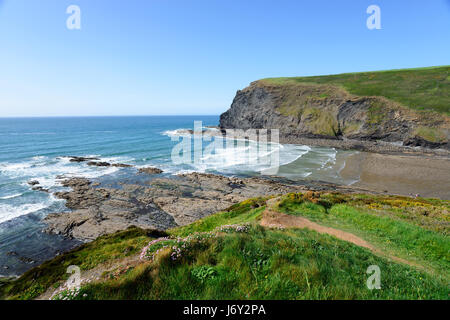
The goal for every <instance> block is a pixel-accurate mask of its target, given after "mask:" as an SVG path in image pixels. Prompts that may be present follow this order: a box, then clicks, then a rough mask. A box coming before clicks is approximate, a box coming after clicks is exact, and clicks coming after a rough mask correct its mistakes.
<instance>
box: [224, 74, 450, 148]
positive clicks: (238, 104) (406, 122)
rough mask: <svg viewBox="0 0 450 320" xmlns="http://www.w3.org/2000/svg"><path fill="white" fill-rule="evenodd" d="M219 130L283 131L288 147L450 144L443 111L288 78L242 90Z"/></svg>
mask: <svg viewBox="0 0 450 320" xmlns="http://www.w3.org/2000/svg"><path fill="white" fill-rule="evenodd" d="M447 95H448V92H447ZM220 127H221V128H223V129H228V128H239V129H249V128H253V129H261V128H265V129H279V131H280V141H281V142H286V143H296V142H298V143H302V142H301V141H300V140H301V139H303V138H310V139H321V140H322V141H323V140H324V139H326V140H330V141H331V140H340V141H350V140H351V141H361V142H376V143H378V142H395V143H396V145H400V144H401V145H404V146H422V147H427V148H443V149H447V150H448V149H449V146H450V145H449V132H450V130H449V129H450V117H449V116H448V115H446V114H445V113H438V112H435V111H430V110H425V111H420V110H413V109H411V108H408V107H407V106H404V105H402V104H400V103H398V102H395V101H393V100H391V99H388V98H386V97H383V96H361V95H355V94H351V93H350V92H348V91H347V90H346V89H344V88H343V87H342V86H338V85H332V84H321V83H309V82H299V81H289V80H283V81H282V82H280V81H276V79H273V80H272V79H265V80H260V81H256V82H253V83H251V85H250V86H249V87H247V88H245V89H243V90H239V91H238V92H237V94H236V97H235V98H234V100H233V103H232V105H231V108H230V109H229V110H228V111H226V112H225V113H223V114H222V115H221V116H220ZM330 145H333V146H335V145H336V144H335V143H334V144H333V143H331V144H330Z"/></svg>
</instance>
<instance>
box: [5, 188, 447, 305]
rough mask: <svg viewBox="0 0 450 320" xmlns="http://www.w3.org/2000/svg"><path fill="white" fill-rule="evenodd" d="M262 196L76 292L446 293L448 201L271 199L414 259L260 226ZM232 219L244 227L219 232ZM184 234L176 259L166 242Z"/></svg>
mask: <svg viewBox="0 0 450 320" xmlns="http://www.w3.org/2000/svg"><path fill="white" fill-rule="evenodd" d="M267 199H268V198H255V199H249V200H246V201H244V202H241V203H240V204H236V205H234V206H232V207H230V208H229V209H228V210H226V211H224V212H219V213H217V214H214V215H211V216H208V217H205V218H203V219H201V220H199V221H196V222H194V223H192V224H190V225H187V226H183V227H178V228H175V229H172V230H169V231H168V233H169V234H170V235H171V239H170V240H166V241H165V242H158V243H156V244H154V246H152V247H151V248H150V249H149V250H150V251H149V252H152V253H155V258H154V260H149V261H143V262H142V263H139V264H137V265H136V266H134V267H131V268H129V267H126V266H122V267H119V269H117V270H114V271H112V272H111V273H105V274H104V276H103V277H102V279H101V281H97V282H92V283H88V284H85V285H83V287H82V288H81V292H80V295H78V297H77V299H448V292H449V291H448V285H449V275H448V270H449V266H450V263H449V252H450V250H449V249H450V247H449V245H450V242H449V239H448V226H449V224H448V223H449V221H450V219H449V210H448V209H449V208H450V202H449V201H442V200H437V199H411V198H407V197H394V196H383V197H379V196H373V195H344V194H338V193H318V192H317V193H316V192H307V193H304V194H288V195H286V196H284V197H283V198H282V200H281V202H279V204H278V206H277V207H276V208H278V210H281V211H284V212H286V213H290V214H295V215H302V216H306V217H308V218H310V219H311V220H314V221H317V222H318V223H321V224H324V225H329V226H333V227H339V228H340V229H343V230H348V231H350V232H352V233H355V234H357V235H359V236H361V237H362V238H364V239H366V240H367V241H369V242H371V243H372V244H374V245H376V246H378V247H379V248H380V249H382V250H384V251H385V252H386V253H388V254H394V255H397V256H401V257H403V258H405V259H407V260H412V261H415V262H418V263H421V264H422V265H424V266H425V268H416V267H413V266H409V265H406V264H399V263H395V262H392V261H391V260H389V259H387V258H384V257H380V256H377V255H374V254H373V253H372V252H371V251H369V250H367V249H365V248H361V247H358V246H356V245H353V244H351V243H348V242H345V241H342V240H339V239H337V238H334V237H332V236H329V235H324V234H319V233H317V232H314V231H309V230H306V229H280V230H278V229H266V228H263V227H261V226H259V225H258V223H259V219H260V217H261V214H262V212H263V210H264V209H265V207H266V200H267ZM424 213H426V215H425V214H424ZM230 224H249V228H248V230H247V231H246V232H236V231H217V228H218V227H221V226H224V225H230ZM160 236H163V234H155V233H149V232H148V231H144V230H140V229H137V228H130V229H128V230H126V231H123V232H119V233H116V234H113V235H109V236H104V237H101V238H99V239H97V240H95V241H93V242H91V243H89V244H85V245H83V246H81V247H79V248H78V249H75V250H73V251H71V252H69V253H66V254H63V255H61V256H59V257H56V258H55V259H53V260H51V261H48V262H46V263H45V264H43V265H41V266H40V267H37V268H34V269H32V270H30V271H28V272H27V273H25V274H24V275H23V276H22V277H21V278H19V279H18V280H16V281H13V282H6V284H4V285H3V286H1V287H0V297H2V298H8V299H32V298H35V297H37V296H38V295H40V294H41V293H43V292H45V290H46V289H47V288H51V287H52V288H55V289H56V287H57V286H58V285H60V284H61V283H62V282H63V281H64V280H66V279H67V277H68V276H69V275H68V274H66V268H67V267H68V266H69V265H78V266H80V267H81V269H83V270H88V269H91V268H94V267H96V266H98V265H99V264H101V263H103V262H108V261H109V262H113V261H117V260H118V259H122V258H124V257H126V256H128V255H136V254H137V253H139V252H140V250H141V249H142V248H143V247H144V246H145V245H146V244H147V243H148V242H149V241H150V240H151V239H154V238H157V237H160ZM177 237H179V238H178V239H181V238H183V239H181V240H179V241H181V242H179V241H177ZM186 237H187V238H190V239H191V240H189V241H188V242H186V241H187V240H185V239H186ZM184 243H188V245H187V247H186V249H183V252H182V254H181V256H180V258H177V259H176V260H173V259H172V258H171V254H172V253H173V249H171V247H172V246H181V245H182V244H184ZM164 245H169V246H168V247H165V248H164V247H163V246H164ZM157 249H160V250H159V251H158V253H156V252H157ZM370 265H378V266H379V267H380V269H381V290H369V289H368V288H367V286H366V281H367V278H368V277H369V275H368V274H366V270H367V268H368V267H369V266H370ZM84 295H86V296H84Z"/></svg>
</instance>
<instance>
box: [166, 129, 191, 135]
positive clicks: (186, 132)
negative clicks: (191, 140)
mask: <svg viewBox="0 0 450 320" xmlns="http://www.w3.org/2000/svg"><path fill="white" fill-rule="evenodd" d="M189 130H191V129H184V128H179V129H175V130H166V131H163V132H161V134H162V135H163V136H168V137H180V136H190V135H191V134H190V133H189Z"/></svg>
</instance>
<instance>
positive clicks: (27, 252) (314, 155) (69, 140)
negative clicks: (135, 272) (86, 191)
mask: <svg viewBox="0 0 450 320" xmlns="http://www.w3.org/2000/svg"><path fill="white" fill-rule="evenodd" d="M194 123H201V126H202V128H204V130H214V128H213V127H214V126H217V125H218V123H219V117H218V116H139V117H138V116H136V117H134V116H133V117H131V116H130V117H52V118H0V276H8V277H9V276H17V275H20V274H22V273H23V272H25V271H26V270H28V269H30V268H31V267H33V266H36V265H38V264H40V263H42V262H43V261H45V260H47V259H50V258H52V257H54V256H56V255H58V254H60V253H62V252H64V251H67V250H69V249H71V248H74V247H75V246H77V245H79V242H78V241H77V240H73V239H66V238H63V237H62V236H58V235H49V234H46V233H43V232H42V229H43V228H44V226H45V224H44V223H43V222H42V219H43V218H44V217H45V216H46V215H48V214H49V213H56V212H68V211H69V210H68V209H67V208H66V207H65V205H64V200H61V199H57V198H56V197H55V196H53V194H52V193H53V192H55V191H60V190H64V188H63V187H62V186H61V181H62V180H63V178H67V177H87V178H90V179H92V180H99V181H112V180H114V179H116V180H117V179H124V178H126V177H127V176H128V178H130V177H131V176H132V175H133V174H134V173H133V172H132V171H130V170H129V169H128V168H120V167H112V166H109V167H97V166H88V165H86V163H82V162H81V163H76V162H71V161H70V157H71V156H83V157H95V158H99V159H101V161H107V162H110V163H125V164H130V165H133V166H135V167H137V168H140V167H147V166H153V167H158V168H160V169H162V170H163V171H164V175H167V176H171V175H176V174H179V173H187V172H208V173H217V174H223V175H229V176H260V175H265V172H266V171H267V170H268V169H270V167H271V166H273V164H267V163H266V162H267V161H258V160H261V159H264V158H266V159H267V157H268V156H269V155H271V154H273V152H274V151H276V152H277V157H278V158H279V161H278V162H277V163H278V165H277V170H276V175H277V176H280V177H283V178H286V179H290V180H292V181H298V180H304V179H312V180H321V181H328V182H336V183H344V184H349V183H351V181H345V180H344V179H343V178H342V177H341V176H340V175H339V172H340V170H341V169H342V168H343V167H344V164H345V158H346V156H348V154H349V151H340V150H336V149H334V148H324V147H313V146H305V145H287V144H286V145H282V144H279V143H273V142H271V143H270V147H269V148H261V144H260V143H256V142H254V143H253V142H247V143H244V144H240V145H239V143H236V144H235V145H236V146H235V147H234V148H223V149H219V148H216V149H215V150H213V152H211V148H209V149H208V146H209V147H210V144H211V142H210V141H211V139H212V138H211V136H205V137H204V138H200V139H201V140H202V143H201V150H202V152H200V157H198V158H196V161H184V162H183V161H181V162H180V161H175V160H174V155H176V157H175V158H177V159H178V160H179V159H180V157H179V155H180V153H177V150H178V149H179V148H180V145H181V142H182V141H183V139H191V138H192V139H194V136H195V135H192V137H187V138H186V135H188V134H186V132H187V130H189V129H191V130H192V129H194ZM216 130H217V129H216ZM197 139H198V137H197ZM203 140H204V141H203ZM184 141H185V140H184ZM191 145H195V143H192V144H191ZM265 147H266V146H265ZM177 148H178V149H177ZM255 148H256V149H257V150H265V151H264V152H265V153H264V152H260V153H258V152H256V153H255V152H254V153H252V150H253V149H255ZM174 150H175V151H174ZM206 150H208V152H206ZM249 153H250V154H252V155H253V156H254V155H255V154H256V157H257V158H258V157H259V158H260V159H252V161H249V157H248V154H249ZM33 180H37V181H39V186H41V187H42V188H44V189H47V190H48V191H49V192H42V191H39V190H32V186H31V185H30V184H29V182H30V181H33Z"/></svg>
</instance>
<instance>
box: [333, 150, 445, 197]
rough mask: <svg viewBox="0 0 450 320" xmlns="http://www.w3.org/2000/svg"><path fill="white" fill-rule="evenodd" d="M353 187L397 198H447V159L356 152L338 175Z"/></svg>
mask: <svg viewBox="0 0 450 320" xmlns="http://www.w3.org/2000/svg"><path fill="white" fill-rule="evenodd" d="M340 175H341V176H342V177H343V178H344V179H354V180H358V182H356V183H354V184H353V186H355V187H361V188H364V189H368V190H372V191H377V192H386V193H390V194H399V195H407V196H411V195H416V194H419V195H420V196H421V197H430V198H440V199H447V200H449V199H450V159H449V158H445V157H439V158H436V157H433V158H432V157H426V156H405V155H387V154H378V153H368V152H359V153H356V154H353V155H350V156H349V157H348V158H347V159H346V164H345V167H344V168H343V169H342V171H341V172H340Z"/></svg>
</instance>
